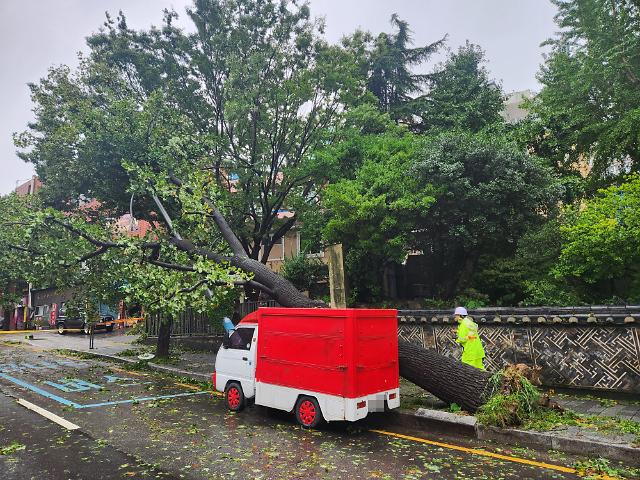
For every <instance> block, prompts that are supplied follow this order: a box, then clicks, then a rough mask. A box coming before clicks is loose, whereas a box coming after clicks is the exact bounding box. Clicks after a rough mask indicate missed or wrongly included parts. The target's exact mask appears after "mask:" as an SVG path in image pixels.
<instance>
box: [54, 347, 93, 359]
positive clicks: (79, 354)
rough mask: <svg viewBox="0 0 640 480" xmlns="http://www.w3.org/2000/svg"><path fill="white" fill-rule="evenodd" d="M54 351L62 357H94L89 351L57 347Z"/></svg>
mask: <svg viewBox="0 0 640 480" xmlns="http://www.w3.org/2000/svg"><path fill="white" fill-rule="evenodd" d="M54 352H55V353H57V354H58V355H62V356H64V357H74V358H81V359H82V360H91V359H95V358H96V357H94V356H93V355H91V354H90V353H85V352H76V351H75V350H68V349H66V348H57V349H56V350H54Z"/></svg>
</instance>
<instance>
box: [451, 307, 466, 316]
mask: <svg viewBox="0 0 640 480" xmlns="http://www.w3.org/2000/svg"><path fill="white" fill-rule="evenodd" d="M453 314H454V315H461V316H463V317H466V316H467V309H466V308H464V307H456V309H455V311H454V312H453Z"/></svg>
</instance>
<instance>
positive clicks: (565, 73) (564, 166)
mask: <svg viewBox="0 0 640 480" xmlns="http://www.w3.org/2000/svg"><path fill="white" fill-rule="evenodd" d="M553 3H554V4H555V5H556V6H557V7H558V14H557V16H556V23H557V24H558V26H559V27H560V31H559V33H558V34H557V35H556V36H555V37H554V38H552V39H550V40H549V41H548V42H547V43H548V44H549V45H550V46H551V47H552V51H551V54H550V55H549V57H548V59H547V61H546V62H545V64H544V65H543V66H542V69H541V71H540V74H539V80H540V82H541V83H542V85H543V88H542V91H541V92H540V94H539V95H538V96H537V97H536V98H535V100H534V101H533V102H532V103H531V109H532V113H533V117H532V120H533V122H534V126H535V128H534V129H533V131H532V136H533V139H532V142H531V144H532V146H533V147H534V148H536V149H537V151H538V152H539V153H540V154H545V155H548V156H549V158H550V160H552V161H553V162H555V164H556V165H557V166H558V168H559V169H561V170H564V171H570V170H576V169H577V170H582V171H583V172H587V171H588V172H589V180H590V183H591V185H593V187H591V190H592V191H593V189H594V187H597V186H598V185H603V184H606V183H608V182H610V181H611V180H615V179H617V178H620V176H621V175H622V176H623V175H624V174H626V173H628V172H630V171H637V170H638V161H639V158H640V137H639V132H640V129H638V125H640V55H639V54H638V52H640V37H639V36H638V31H639V29H640V10H639V9H638V5H637V3H636V2H632V1H627V0H614V1H610V0H588V1H582V0H580V1H577V0H554V2H553Z"/></svg>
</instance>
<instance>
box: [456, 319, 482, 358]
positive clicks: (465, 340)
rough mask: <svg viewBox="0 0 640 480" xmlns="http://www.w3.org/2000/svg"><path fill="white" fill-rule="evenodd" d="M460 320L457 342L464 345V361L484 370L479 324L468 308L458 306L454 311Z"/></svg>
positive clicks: (458, 320)
mask: <svg viewBox="0 0 640 480" xmlns="http://www.w3.org/2000/svg"><path fill="white" fill-rule="evenodd" d="M453 316H454V318H455V319H456V321H457V322H458V338H456V342H458V343H459V344H460V345H462V348H463V349H464V350H463V351H462V359H461V360H462V363H466V364H468V365H471V366H472V367H476V368H479V369H480V370H484V364H483V363H482V359H483V358H484V348H482V341H481V340H480V336H479V335H478V325H477V324H476V323H475V322H474V321H473V320H472V319H471V317H469V316H468V315H467V309H466V308H464V307H457V308H456V309H455V311H454V313H453Z"/></svg>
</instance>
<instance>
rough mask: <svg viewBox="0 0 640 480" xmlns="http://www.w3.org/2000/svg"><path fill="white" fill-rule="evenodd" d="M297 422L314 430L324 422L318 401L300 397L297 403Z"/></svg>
mask: <svg viewBox="0 0 640 480" xmlns="http://www.w3.org/2000/svg"><path fill="white" fill-rule="evenodd" d="M296 420H298V423H299V424H300V425H302V426H303V427H307V428H313V427H315V426H316V425H318V423H320V420H322V412H321V411H320V405H319V404H318V401H317V400H316V399H315V398H313V397H300V399H299V400H298V401H297V402H296Z"/></svg>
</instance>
